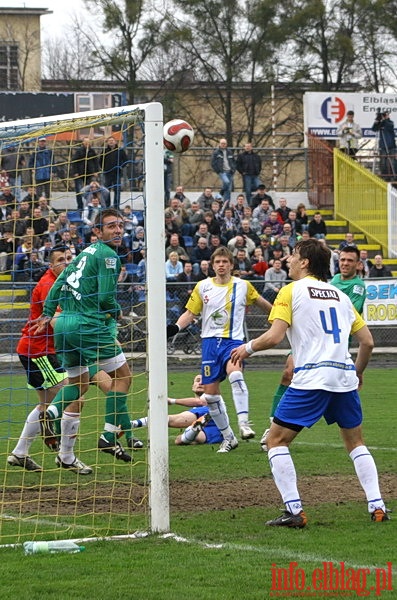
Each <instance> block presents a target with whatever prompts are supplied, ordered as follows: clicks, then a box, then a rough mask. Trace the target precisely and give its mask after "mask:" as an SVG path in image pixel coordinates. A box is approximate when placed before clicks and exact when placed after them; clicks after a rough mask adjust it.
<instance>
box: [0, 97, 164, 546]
mask: <svg viewBox="0 0 397 600" xmlns="http://www.w3.org/2000/svg"><path fill="white" fill-rule="evenodd" d="M109 145H110V148H109ZM114 145H116V147H118V148H119V149H120V152H119V153H118V154H117V153H116V154H115V153H114V152H113V155H112V156H113V157H114V156H116V158H115V160H114V161H113V167H114V168H113V167H112V161H110V162H109V161H107V158H108V157H109V156H110V153H111V151H112V149H114V147H115V146H114ZM82 148H83V152H81V149H82ZM84 149H85V150H84ZM121 149H122V152H121ZM44 150H45V151H46V152H45V151H44ZM79 152H80V154H79ZM0 153H1V158H2V165H8V169H9V170H8V171H5V166H4V167H3V169H4V170H3V171H2V173H1V175H2V178H3V185H4V188H3V192H4V189H5V190H6V195H7V197H8V198H9V201H7V202H6V203H4V202H3V205H4V204H6V205H7V207H6V209H4V211H3V213H4V216H5V218H4V219H3V220H2V221H1V233H0V268H1V273H0V340H1V341H0V343H1V346H0V347H1V350H0V352H1V354H0V386H1V399H0V403H1V404H0V407H1V408H0V414H1V417H0V472H1V480H2V484H1V500H0V503H1V509H0V546H2V545H6V544H10V545H13V544H20V543H22V542H24V541H26V540H32V539H33V540H34V539H38V540H40V539H55V538H56V539H67V538H70V539H81V538H106V537H114V536H123V537H125V536H126V535H127V536H128V535H132V534H133V533H134V532H136V531H138V530H141V531H142V530H144V531H151V532H166V531H168V530H169V491H168V429H167V412H168V411H167V353H166V334H165V329H166V328H165V324H166V305H165V278H164V261H163V260H159V257H162V256H163V255H164V247H165V232H164V223H163V203H164V172H163V113H162V105H161V104H159V103H148V104H142V105H137V106H125V107H117V108H112V109H108V110H100V111H90V112H84V113H75V114H68V115H59V116H55V117H43V118H36V119H29V120H21V121H15V122H8V123H1V124H0ZM109 164H110V166H109ZM12 167H13V168H12ZM77 179H79V181H78V182H76V180H77ZM92 184H94V185H92ZM92 198H95V201H94V200H92ZM98 200H99V201H98ZM92 204H94V206H95V205H97V204H99V205H100V206H102V207H104V206H109V205H111V206H113V205H116V206H117V207H119V209H120V211H122V212H123V214H124V216H125V223H126V234H127V235H126V236H125V237H126V239H125V244H123V248H124V251H125V252H124V255H122V257H121V258H122V262H124V263H125V269H123V273H124V276H125V277H124V279H120V284H119V289H118V294H119V295H120V297H119V298H118V299H119V302H120V304H121V306H122V308H123V318H122V319H121V321H120V323H119V324H118V328H119V329H118V331H119V342H120V343H121V344H122V346H123V350H124V352H125V354H126V356H127V358H128V360H129V362H130V366H131V371H132V372H133V380H132V386H131V390H130V394H129V397H128V398H129V406H128V409H129V414H130V416H131V418H132V419H135V418H137V417H140V416H145V415H147V414H149V416H150V418H149V429H148V432H147V434H146V433H144V437H143V438H142V437H141V435H139V436H138V435H137V436H136V437H139V438H141V439H142V440H143V442H144V448H143V449H140V450H134V451H133V462H131V463H125V462H122V461H117V460H116V459H115V458H114V457H113V456H112V455H109V454H106V453H103V452H102V453H101V452H100V451H99V450H98V449H97V444H98V436H99V434H100V432H101V431H102V429H103V422H104V414H105V404H104V395H103V393H102V392H101V391H100V390H99V388H98V387H96V386H94V385H91V386H90V390H89V392H88V394H87V395H86V398H85V406H84V410H83V412H82V415H81V425H80V432H79V437H78V440H77V443H76V455H78V456H79V458H81V460H83V461H84V463H86V464H88V465H90V466H91V467H92V468H93V473H92V475H89V476H85V477H83V476H81V475H76V474H74V473H70V472H68V471H67V470H64V469H59V468H57V466H56V464H55V460H54V459H55V456H56V454H55V453H52V452H50V450H49V449H48V448H47V447H46V446H45V445H44V444H43V440H42V438H41V437H37V439H34V441H33V443H32V444H31V447H30V452H29V455H30V456H31V458H32V459H33V460H34V461H35V462H36V463H37V464H39V465H40V466H42V471H40V472H31V471H28V470H26V469H24V468H22V467H20V466H19V465H10V464H9V463H8V460H7V459H8V457H9V455H10V453H12V451H13V448H14V447H15V444H16V442H17V440H18V438H19V436H20V433H21V431H22V428H23V426H24V422H25V419H26V416H27V415H28V413H29V412H30V411H31V410H32V409H33V407H34V406H35V405H36V404H37V403H38V397H37V393H36V391H35V390H33V389H27V378H26V373H25V371H24V369H23V368H22V367H21V364H20V362H19V359H18V355H17V353H16V345H17V342H18V339H19V336H20V331H21V329H22V327H23V326H24V325H25V323H26V320H27V318H28V315H29V308H30V294H31V292H32V289H33V287H34V286H35V284H36V281H37V279H38V278H39V276H40V271H39V269H40V265H38V266H37V265H36V266H37V269H36V266H35V262H36V263H37V260H36V259H37V257H38V258H39V262H43V263H44V268H45V262H46V260H45V259H46V257H47V254H46V251H47V252H48V249H49V248H50V247H51V246H52V245H54V243H55V239H57V240H59V241H61V242H64V241H65V242H67V243H68V244H70V246H71V248H73V250H72V253H73V252H76V253H78V252H80V251H81V250H82V248H84V246H85V245H87V244H89V243H91V241H93V240H91V239H90V220H89V211H87V206H90V205H92ZM37 209H39V210H37ZM16 210H19V214H18V213H17V212H16ZM24 211H25V212H24ZM29 213H30V214H29ZM21 215H22V216H21ZM43 219H44V220H46V221H47V222H48V223H49V225H48V228H45V231H42V230H41V229H40V225H41V226H44V227H45V222H44V221H43ZM54 223H55V226H54ZM137 227H143V228H144V235H143V240H144V244H143V245H142V243H141V244H140V245H138V246H137V247H135V246H134V244H133V243H132V242H131V236H129V237H128V232H131V231H133V230H135V229H136V228H137ZM65 231H66V232H67V231H69V234H66V235H64V232H65ZM141 238H142V234H141ZM1 244H2V246H1ZM143 247H144V250H145V253H146V259H145V260H146V262H145V269H144V271H143V273H142V272H141V274H140V275H139V276H138V274H137V270H138V262H139V261H138V260H137V257H136V256H135V255H134V252H141V250H142V248H143ZM120 254H122V251H120ZM142 256H144V254H142ZM142 256H140V257H139V258H142ZM33 259H34V260H33ZM141 432H142V429H140V430H139V434H141ZM146 435H147V439H146V437H145V436H146ZM120 441H121V442H122V443H123V445H125V443H124V442H123V439H121V440H120Z"/></svg>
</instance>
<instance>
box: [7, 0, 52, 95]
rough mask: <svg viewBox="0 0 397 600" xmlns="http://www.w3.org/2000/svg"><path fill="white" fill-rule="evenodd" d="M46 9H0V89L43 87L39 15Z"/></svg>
mask: <svg viewBox="0 0 397 600" xmlns="http://www.w3.org/2000/svg"><path fill="white" fill-rule="evenodd" d="M51 12H52V11H50V10H48V9H47V8H5V7H4V8H3V7H1V8H0V90H2V91H15V92H18V91H25V90H29V91H38V90H40V89H41V49H40V45H41V40H40V17H41V16H42V15H47V14H51Z"/></svg>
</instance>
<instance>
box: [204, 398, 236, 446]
mask: <svg viewBox="0 0 397 600" xmlns="http://www.w3.org/2000/svg"><path fill="white" fill-rule="evenodd" d="M203 396H204V397H205V399H206V401H207V404H208V411H209V413H210V415H211V417H212V419H213V420H214V423H215V425H216V426H217V427H218V429H219V431H220V432H221V434H222V436H223V438H224V439H225V440H230V439H232V438H234V437H235V436H234V433H233V429H232V428H231V427H230V424H229V416H228V414H227V410H226V404H225V403H224V401H223V398H222V396H221V395H220V394H203Z"/></svg>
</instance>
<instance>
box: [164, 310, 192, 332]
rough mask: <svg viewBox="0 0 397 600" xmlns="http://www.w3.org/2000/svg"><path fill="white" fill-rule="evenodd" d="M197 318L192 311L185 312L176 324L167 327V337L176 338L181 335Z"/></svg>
mask: <svg viewBox="0 0 397 600" xmlns="http://www.w3.org/2000/svg"><path fill="white" fill-rule="evenodd" d="M196 318H197V315H194V314H193V313H192V312H191V311H190V310H185V312H184V313H182V314H181V316H180V317H179V319H178V320H177V322H176V323H172V324H171V325H167V337H174V335H176V334H177V333H179V332H180V331H181V330H182V329H186V327H189V325H191V324H192V323H193V321H194V320H195V319H196Z"/></svg>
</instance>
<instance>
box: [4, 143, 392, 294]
mask: <svg viewBox="0 0 397 600" xmlns="http://www.w3.org/2000/svg"><path fill="white" fill-rule="evenodd" d="M127 163H128V157H127V154H126V152H125V150H124V149H123V148H122V147H121V146H119V144H118V142H117V140H116V139H115V138H114V137H113V136H110V137H108V138H107V140H106V143H105V147H104V149H103V150H102V151H101V152H99V153H98V152H97V151H95V150H94V149H93V147H92V140H90V138H88V137H84V138H83V139H82V140H81V144H80V145H78V146H77V147H76V149H75V151H74V154H73V156H72V160H71V163H70V177H72V180H73V182H74V188H75V194H76V205H77V209H78V213H77V214H78V223H75V222H71V221H70V220H69V219H68V213H67V212H64V211H59V210H55V209H54V208H53V207H52V206H51V198H50V194H51V190H52V185H51V184H52V180H53V178H54V177H57V176H58V175H59V172H58V166H57V163H56V158H55V157H54V151H53V150H50V149H48V148H47V140H46V138H44V137H43V138H39V139H38V140H37V144H36V146H35V150H34V151H33V152H32V153H31V154H30V156H26V157H25V156H24V155H22V154H21V153H20V152H18V150H17V148H16V147H15V146H13V145H10V146H9V147H8V148H5V149H4V150H3V151H2V155H1V173H0V186H1V189H0V271H1V272H7V271H9V272H13V274H14V278H15V279H16V280H20V281H37V280H38V279H39V278H40V277H41V275H42V274H43V272H44V271H45V270H46V269H47V267H48V263H49V260H48V259H49V254H50V251H51V248H52V247H53V246H54V245H56V244H59V243H62V244H63V245H64V246H67V247H68V248H69V249H70V251H71V253H72V255H73V256H77V255H78V254H79V253H80V252H81V251H82V249H83V248H85V247H86V246H87V245H88V244H91V243H93V242H95V241H96V236H95V235H94V234H93V232H92V228H93V224H94V221H95V217H96V216H97V215H98V213H100V211H101V210H103V209H104V208H108V207H110V206H111V205H113V206H114V207H115V208H117V209H119V210H121V213H122V216H123V219H124V238H123V244H122V246H121V247H120V248H119V249H118V253H119V255H120V257H121V260H122V262H123V264H124V265H128V264H130V265H132V266H131V268H128V269H127V271H128V272H127V273H126V270H125V269H124V271H123V282H124V283H133V282H135V283H143V282H144V280H145V274H146V265H145V260H146V259H145V244H146V241H145V230H144V227H143V225H144V223H143V215H142V214H141V213H139V212H138V213H137V212H134V211H133V210H132V208H131V206H130V205H124V204H123V205H122V208H120V190H121V180H122V174H123V168H124V167H125V166H126V165H127ZM172 163H173V156H172V154H171V153H170V152H169V151H167V152H166V153H165V155H164V168H165V181H166V183H167V185H166V189H165V204H166V206H165V211H164V227H165V237H166V248H165V254H164V271H165V277H166V280H167V282H168V283H169V284H175V283H182V282H184V283H191V284H192V285H193V284H194V283H195V282H197V281H199V280H200V279H203V278H206V277H207V276H209V275H212V270H211V262H210V259H211V255H212V253H213V252H214V250H215V249H216V248H218V247H219V246H221V245H223V246H227V247H228V248H229V249H230V250H231V252H232V253H233V256H234V258H235V264H234V275H237V276H239V277H241V278H244V279H248V280H251V281H254V282H255V285H256V287H257V289H258V291H260V292H261V293H262V294H263V295H264V297H265V298H266V299H268V300H270V301H273V300H274V298H275V296H276V295H277V293H278V291H279V289H280V287H282V286H283V285H285V282H286V281H287V280H288V266H287V258H288V256H289V255H290V254H291V253H292V251H293V248H294V246H295V244H296V243H297V241H298V240H300V239H307V238H308V237H315V238H317V239H320V240H322V241H323V243H325V244H327V226H326V223H325V221H324V219H323V216H322V215H321V212H319V211H317V212H316V213H315V214H314V215H313V217H312V218H309V217H308V215H307V212H306V207H305V205H304V204H299V205H298V206H297V207H296V209H295V208H294V209H292V208H290V207H289V206H288V205H287V200H286V199H285V198H278V200H277V201H276V202H275V201H274V199H273V198H272V196H271V195H270V194H269V192H268V190H267V188H266V186H265V185H264V184H263V183H262V182H261V179H260V174H261V168H262V163H261V159H260V156H259V155H258V154H257V153H256V152H255V151H254V149H253V147H252V144H251V143H247V144H245V146H244V149H243V150H242V151H241V152H240V153H239V154H238V155H237V156H235V155H234V152H233V151H232V149H230V148H229V147H228V145H227V142H226V140H225V139H221V140H220V141H219V145H218V146H217V147H216V148H215V149H214V151H213V154H212V157H211V162H210V164H211V168H212V169H213V171H214V172H215V173H216V174H217V175H218V176H219V179H220V193H217V192H214V189H213V188H212V187H211V186H205V187H204V188H203V191H202V193H201V194H200V195H199V196H198V198H197V199H194V200H190V199H189V197H188V196H187V195H186V194H185V190H184V188H183V186H182V185H178V186H176V187H175V192H174V193H171V180H172V178H171V174H172ZM24 169H28V171H29V172H30V173H31V180H32V182H33V184H32V185H28V186H27V187H25V186H23V182H22V180H21V172H23V170H24ZM236 172H238V173H239V174H240V175H241V180H242V185H243V189H244V193H241V194H238V195H237V196H236V197H235V199H232V198H233V196H235V194H232V191H233V190H234V176H235V173H236ZM112 202H113V204H112ZM344 245H355V241H354V235H353V234H351V233H348V234H347V235H346V240H345V241H344V242H343V243H342V244H341V245H340V246H339V248H332V260H331V264H330V269H329V275H330V277H332V276H333V275H334V274H335V273H337V272H338V253H339V251H340V250H341V249H342V247H343V246H344ZM360 258H361V260H360V273H361V275H362V276H363V277H390V276H391V272H390V270H389V269H388V267H387V266H385V265H384V263H383V258H382V256H381V255H377V256H376V257H375V258H374V264H372V262H371V261H370V260H369V259H368V256H367V253H366V251H365V250H364V249H363V250H362V251H361V257H360ZM128 275H129V279H130V280H131V281H129V279H128ZM187 287H188V288H189V289H190V287H189V286H187ZM172 289H173V288H171V290H172Z"/></svg>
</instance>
